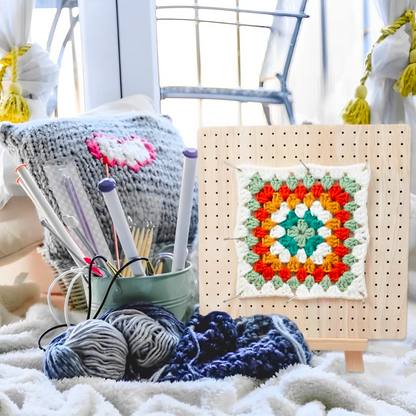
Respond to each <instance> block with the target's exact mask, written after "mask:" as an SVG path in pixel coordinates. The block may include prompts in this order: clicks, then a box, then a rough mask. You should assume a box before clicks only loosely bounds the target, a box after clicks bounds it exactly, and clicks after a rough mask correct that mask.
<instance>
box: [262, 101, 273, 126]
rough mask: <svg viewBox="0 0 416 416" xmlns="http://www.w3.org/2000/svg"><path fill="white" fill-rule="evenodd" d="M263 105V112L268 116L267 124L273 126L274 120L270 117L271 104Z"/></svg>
mask: <svg viewBox="0 0 416 416" xmlns="http://www.w3.org/2000/svg"><path fill="white" fill-rule="evenodd" d="M262 106H263V113H264V116H265V117H266V121H267V124H268V125H269V126H271V125H272V120H271V119H270V105H269V104H262Z"/></svg>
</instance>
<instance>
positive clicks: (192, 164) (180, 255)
mask: <svg viewBox="0 0 416 416" xmlns="http://www.w3.org/2000/svg"><path fill="white" fill-rule="evenodd" d="M183 154H184V156H185V163H184V166H183V175H182V185H181V196H180V199H179V209H178V218H177V220H176V221H177V222H176V233H175V246H174V249H173V261H172V272H177V271H179V270H182V269H183V268H184V267H185V261H186V256H187V252H188V250H187V247H188V236H189V225H190V223H191V212H192V203H193V196H194V184H195V176H196V167H197V161H198V150H196V149H191V148H189V149H185V150H184V152H183Z"/></svg>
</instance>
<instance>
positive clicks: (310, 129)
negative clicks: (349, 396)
mask: <svg viewBox="0 0 416 416" xmlns="http://www.w3.org/2000/svg"><path fill="white" fill-rule="evenodd" d="M198 152H199V168H198V169H199V233H200V237H199V265H200V266H199V270H200V309H201V313H202V314H206V313H208V312H210V311H212V310H223V311H226V312H228V313H229V314H231V316H233V317H238V316H250V315H253V314H271V313H278V314H282V315H286V316H288V317H289V318H290V319H292V320H294V321H295V322H296V323H297V324H298V326H299V328H300V330H301V331H302V332H303V334H304V335H305V337H306V338H307V339H308V341H309V343H310V346H311V348H312V349H334V350H336V349H338V350H345V351H347V350H349V351H353V352H355V351H364V350H365V349H366V340H368V339H403V338H404V337H405V335H406V334H405V332H406V315H407V279H408V271H407V270H408V244H409V192H410V190H409V189H410V131H409V128H408V126H406V125H372V126H348V125H345V126H307V125H305V126H271V127H269V126H267V127H218V128H203V129H201V130H200V131H199V138H198ZM300 160H302V161H303V162H304V163H305V164H306V165H307V164H308V163H311V164H317V165H325V166H338V165H339V166H346V165H352V164H358V163H365V161H366V160H368V163H369V167H370V169H371V179H370V184H369V190H368V203H367V208H368V226H369V234H370V241H369V245H368V252H367V256H366V259H365V281H366V286H367V290H368V297H367V298H366V299H365V303H363V302H362V301H361V300H349V299H348V300H347V299H337V298H318V299H304V300H299V299H296V298H294V299H293V300H291V301H290V302H289V303H288V298H287V297H286V298H285V297H256V298H243V297H235V296H236V294H237V293H236V281H237V265H238V260H237V252H236V245H235V241H234V240H227V238H229V237H234V231H235V228H236V215H237V206H238V184H237V178H236V176H237V175H236V171H235V169H234V168H232V167H229V166H227V165H226V164H224V162H228V163H230V164H232V165H234V166H236V165H242V164H251V165H257V166H266V167H291V166H298V165H299V163H300ZM233 297H234V299H231V300H229V301H226V300H227V299H229V298H233ZM224 301H226V302H224ZM320 340H325V343H322V342H320ZM344 341H350V343H348V342H347V343H346V342H344ZM360 354H361V353H360ZM350 358H351V357H350ZM357 359H358V361H359V360H360V359H359V358H357ZM347 361H348V360H347ZM347 364H348V363H347ZM358 367H360V365H358Z"/></svg>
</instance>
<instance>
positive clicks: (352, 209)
mask: <svg viewBox="0 0 416 416" xmlns="http://www.w3.org/2000/svg"><path fill="white" fill-rule="evenodd" d="M344 209H345V211H348V212H349V213H350V214H353V213H354V212H355V211H357V209H358V204H357V203H356V202H354V201H352V202H347V203H346V204H345V205H344Z"/></svg>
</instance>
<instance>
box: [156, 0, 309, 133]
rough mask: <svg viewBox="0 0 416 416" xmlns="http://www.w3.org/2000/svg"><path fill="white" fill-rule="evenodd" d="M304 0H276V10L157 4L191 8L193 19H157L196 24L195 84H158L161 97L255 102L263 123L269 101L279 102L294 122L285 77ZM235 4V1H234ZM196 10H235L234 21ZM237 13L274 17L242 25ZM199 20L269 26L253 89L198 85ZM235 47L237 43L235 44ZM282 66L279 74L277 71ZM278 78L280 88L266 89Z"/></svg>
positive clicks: (239, 25)
mask: <svg viewBox="0 0 416 416" xmlns="http://www.w3.org/2000/svg"><path fill="white" fill-rule="evenodd" d="M306 2H307V0H279V1H278V3H277V6H276V11H274V12H266V11H256V10H246V9H241V8H239V7H236V8H220V7H205V6H200V5H198V2H197V1H196V2H195V4H194V5H193V6H159V7H158V9H194V10H195V17H194V18H193V19H182V18H169V17H168V18H161V19H158V20H181V21H194V22H195V27H196V41H197V68H198V84H199V85H198V86H196V87H190V86H188V87H173V86H172V87H162V88H161V91H160V94H161V99H165V98H197V99H212V100H230V101H239V102H256V103H261V104H262V106H263V111H264V115H265V117H266V120H267V123H268V124H269V125H271V124H272V123H271V118H270V109H269V106H270V105H271V104H283V105H284V106H285V108H286V112H287V115H288V118H289V121H290V124H295V117H294V115H293V108H292V100H291V93H290V91H289V90H288V88H287V77H288V73H289V68H290V64H291V62H292V57H293V52H294V49H295V46H296V41H297V38H298V34H299V29H300V25H301V23H302V19H304V18H307V17H309V16H308V15H306V14H305V13H304V11H305V7H306ZM237 4H238V2H237ZM199 10H218V11H225V12H234V13H236V22H235V23H230V22H217V21H210V20H201V19H200V18H199V15H198V11H199ZM241 13H248V14H262V15H271V16H274V18H273V23H272V25H271V26H259V25H251V24H243V23H240V22H239V15H240V14H241ZM200 23H221V24H231V25H235V26H237V30H239V28H240V27H241V26H250V27H263V28H268V29H270V36H269V41H268V45H267V50H266V55H265V57H264V62H263V67H262V71H261V74H260V84H259V88H258V89H257V90H246V89H242V88H233V89H228V88H205V87H203V86H201V85H200V84H201V51H200V42H199V24H200ZM238 47H239V46H238ZM282 67H283V71H282V73H280V72H279V71H280V70H281V68H282ZM240 72H241V70H240V65H238V79H239V85H240V80H241V76H240V75H241V74H240ZM276 78H277V79H278V80H279V83H280V89H266V88H264V85H265V83H266V81H268V80H270V79H276Z"/></svg>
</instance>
